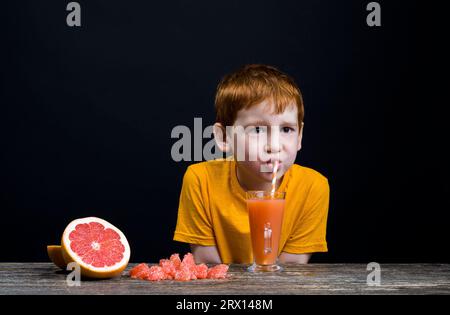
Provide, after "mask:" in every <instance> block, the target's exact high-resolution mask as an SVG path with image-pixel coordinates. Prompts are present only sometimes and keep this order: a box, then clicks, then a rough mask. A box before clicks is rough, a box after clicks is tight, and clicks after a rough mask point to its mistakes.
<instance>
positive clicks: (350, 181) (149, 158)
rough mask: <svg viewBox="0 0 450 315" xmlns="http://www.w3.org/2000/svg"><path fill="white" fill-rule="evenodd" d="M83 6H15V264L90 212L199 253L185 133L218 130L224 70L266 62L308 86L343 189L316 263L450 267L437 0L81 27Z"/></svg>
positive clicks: (178, 7) (165, 9)
mask: <svg viewBox="0 0 450 315" xmlns="http://www.w3.org/2000/svg"><path fill="white" fill-rule="evenodd" d="M68 2H69V1H60V0H58V1H56V0H53V1H8V2H7V3H4V4H2V12H1V14H2V15H1V22H2V25H3V27H2V29H1V32H2V37H1V41H2V43H1V54H2V55H1V57H2V58H1V60H2V67H1V86H0V88H1V90H0V104H1V112H0V128H1V129H0V132H1V133H0V140H1V152H0V153H1V155H0V209H1V219H0V220H1V230H0V239H1V251H0V261H46V260H47V256H46V249H45V246H46V245H47V244H55V243H58V242H59V238H60V235H61V233H62V231H63V229H64V227H65V226H66V225H67V224H68V223H69V221H71V220H72V219H75V218H79V217H84V216H98V217H101V218H104V219H106V220H108V221H110V222H111V223H113V224H115V225H116V226H118V227H119V228H120V229H121V230H122V231H123V232H124V233H125V234H126V236H127V238H128V240H129V242H130V245H131V247H132V261H135V262H141V261H156V260H158V259H159V258H161V257H166V256H168V255H170V254H171V253H173V252H185V251H187V250H188V247H187V246H186V245H183V244H179V243H175V242H173V241H172V236H173V231H174V227H175V224H176V215H177V206H178V197H179V191H180V188H181V182H182V177H183V173H184V171H185V169H186V167H187V166H188V165H189V164H190V163H188V162H181V163H176V162H174V161H173V160H172V159H171V155H170V149H171V147H172V144H173V143H174V142H175V139H171V137H170V134H171V130H172V128H173V127H175V126H176V125H180V124H181V125H187V126H190V127H193V122H194V117H201V118H202V119H203V125H204V126H206V125H209V124H212V123H213V122H214V108H213V102H214V93H215V88H216V85H217V83H218V82H219V80H220V78H221V77H222V76H223V75H224V74H226V73H228V72H230V71H232V70H235V69H236V68H238V67H240V66H241V65H243V64H246V63H265V64H271V65H274V66H277V67H279V68H280V69H281V70H283V71H285V72H287V73H289V74H290V75H292V76H293V77H294V78H295V80H296V81H297V83H298V84H299V85H300V87H301V89H302V92H303V94H304V100H305V106H306V118H305V131H304V144H303V148H302V150H301V152H300V154H299V156H298V160H297V162H298V163H299V164H302V165H305V166H308V167H312V168H314V169H316V170H318V171H320V172H321V173H323V174H324V175H325V176H327V177H328V179H329V183H330V187H331V201H330V210H329V219H328V234H327V239H328V242H329V253H327V254H318V255H316V256H315V257H314V258H313V260H312V261H314V262H369V261H378V262H416V261H420V262H450V260H449V259H448V257H449V256H448V254H447V248H448V246H446V242H447V239H448V237H447V225H448V224H447V221H446V220H445V219H446V213H447V211H448V210H449V209H450V207H449V202H448V198H447V197H446V195H448V194H449V193H450V188H449V184H448V175H449V168H448V166H447V162H448V160H449V159H448V155H445V154H446V153H444V149H445V146H446V144H447V143H448V140H447V136H446V135H445V136H444V133H445V132H446V130H447V128H446V127H445V121H446V118H445V117H444V115H443V111H442V109H443V108H444V107H445V104H446V103H448V100H447V101H445V99H442V98H441V95H443V94H444V93H443V91H445V88H444V82H445V80H441V79H439V73H440V72H441V73H443V70H442V68H441V66H442V64H440V61H438V60H440V59H439V58H442V57H443V56H444V53H443V52H442V50H441V49H442V47H440V45H439V42H436V41H435V38H436V37H437V36H436V32H437V31H438V30H439V28H437V27H435V24H436V23H440V22H439V21H441V22H442V21H443V20H439V19H438V18H436V19H434V14H435V13H436V11H439V10H440V9H439V8H438V7H437V8H430V5H428V6H426V5H425V2H419V1H395V4H394V3H392V2H394V1H379V2H380V4H381V7H382V26H381V27H380V28H370V27H368V26H367V24H366V16H367V14H368V12H366V10H365V7H366V5H367V3H368V2H369V1H334V0H329V1H319V0H310V1H222V0H221V1H186V0H184V1H175V0H171V1H124V0H122V1H118V0H115V1H111V0H108V1H79V3H80V4H81V8H82V27H81V28H70V27H68V26H67V25H66V15H67V14H68V12H66V11H65V7H66V4H67V3H68ZM433 11H434V12H433ZM430 23H432V24H430ZM440 40H445V37H442V38H440ZM447 84H448V82H447Z"/></svg>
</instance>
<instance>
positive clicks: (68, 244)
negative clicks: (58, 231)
mask: <svg viewBox="0 0 450 315" xmlns="http://www.w3.org/2000/svg"><path fill="white" fill-rule="evenodd" d="M61 245H62V256H63V257H64V260H65V262H66V263H69V262H72V261H74V262H76V263H78V264H79V265H80V269H81V274H82V275H83V276H87V277H91V278H112V277H116V276H119V275H120V274H121V273H122V271H123V270H124V269H125V268H126V266H127V264H128V261H129V259H130V246H129V245H128V241H127V239H126V237H125V235H124V234H123V233H122V232H121V231H120V230H119V229H118V228H116V227H115V226H114V225H112V224H111V223H109V222H107V221H105V220H102V219H100V218H95V217H88V218H82V219H77V220H74V221H72V222H71V223H69V225H68V226H67V227H66V229H65V230H64V233H63V236H62V240H61Z"/></svg>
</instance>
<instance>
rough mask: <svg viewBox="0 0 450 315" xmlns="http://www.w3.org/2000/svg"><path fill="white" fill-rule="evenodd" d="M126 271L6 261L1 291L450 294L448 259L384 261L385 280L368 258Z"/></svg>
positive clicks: (1, 271)
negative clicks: (208, 273)
mask: <svg viewBox="0 0 450 315" xmlns="http://www.w3.org/2000/svg"><path fill="white" fill-rule="evenodd" d="M134 265H135V264H130V265H129V266H128V268H127V269H126V271H124V273H123V276H122V277H119V278H115V279H107V280H82V281H81V285H80V286H78V287H77V286H72V287H70V286H68V285H67V282H66V277H67V272H64V271H61V270H59V269H58V268H57V267H55V266H54V265H53V264H51V263H0V294H2V295H5V294H6V295H9V294H177V295H180V294H181V295H189V294H198V295H241V294H251V295H266V294H274V295H277V294H450V265H448V264H382V265H381V281H380V285H379V286H369V285H368V284H367V276H368V274H369V273H370V272H369V271H367V270H366V267H367V266H366V265H363V264H310V265H285V268H284V271H283V272H281V273H274V274H267V273H264V274H252V273H249V272H246V271H245V270H246V266H244V265H231V266H230V271H229V274H230V277H229V279H225V280H195V281H190V282H177V281H161V282H150V281H143V280H136V279H131V278H130V277H129V276H128V270H130V269H131V267H133V266H134Z"/></svg>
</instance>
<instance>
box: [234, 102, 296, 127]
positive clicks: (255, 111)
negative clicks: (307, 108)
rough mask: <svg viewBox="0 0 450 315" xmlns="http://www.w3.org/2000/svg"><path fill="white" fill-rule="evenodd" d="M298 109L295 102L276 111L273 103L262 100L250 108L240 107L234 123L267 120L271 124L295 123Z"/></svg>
mask: <svg viewBox="0 0 450 315" xmlns="http://www.w3.org/2000/svg"><path fill="white" fill-rule="evenodd" d="M297 115H298V109H297V106H296V105H295V103H292V104H289V105H288V106H286V108H285V109H284V111H283V112H282V113H276V108H275V104H274V103H273V102H269V101H263V102H261V103H259V104H256V105H253V106H251V107H250V108H244V109H241V110H240V111H239V112H238V113H237V117H236V122H235V125H243V124H249V123H252V122H267V123H271V124H277V123H291V124H296V123H297V119H298V116H297Z"/></svg>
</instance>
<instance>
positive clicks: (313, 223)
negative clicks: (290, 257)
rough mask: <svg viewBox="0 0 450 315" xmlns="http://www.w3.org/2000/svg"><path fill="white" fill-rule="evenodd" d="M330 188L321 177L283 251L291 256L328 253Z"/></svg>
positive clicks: (311, 190)
mask: <svg viewBox="0 0 450 315" xmlns="http://www.w3.org/2000/svg"><path fill="white" fill-rule="evenodd" d="M329 200H330V187H329V185H328V180H327V179H326V178H325V177H323V176H321V177H320V178H319V179H318V180H316V181H315V182H314V183H313V184H312V186H311V189H310V191H309V193H308V195H307V200H306V203H305V207H304V211H303V212H302V213H301V215H300V216H299V217H298V219H297V222H296V224H295V226H294V228H293V232H292V234H291V235H290V237H289V238H288V240H287V242H286V244H285V246H284V248H283V251H284V252H287V253H291V254H305V253H314V252H327V251H328V247H327V241H326V229H327V217H328V205H329Z"/></svg>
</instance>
